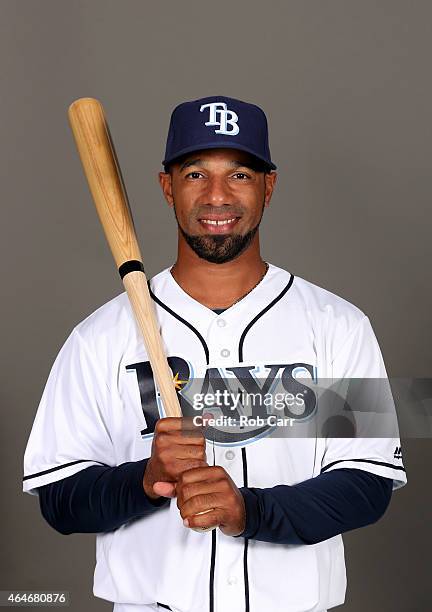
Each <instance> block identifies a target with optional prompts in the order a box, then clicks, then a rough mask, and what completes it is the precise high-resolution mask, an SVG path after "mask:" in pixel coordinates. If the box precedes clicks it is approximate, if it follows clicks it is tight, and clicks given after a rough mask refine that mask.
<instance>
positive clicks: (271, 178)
mask: <svg viewBox="0 0 432 612" xmlns="http://www.w3.org/2000/svg"><path fill="white" fill-rule="evenodd" d="M276 180H277V172H275V171H274V170H272V171H271V172H267V173H266V174H264V182H265V195H264V206H265V207H267V206H268V205H269V204H270V200H271V197H272V194H273V190H274V187H275V184H276Z"/></svg>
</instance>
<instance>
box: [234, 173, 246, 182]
mask: <svg viewBox="0 0 432 612" xmlns="http://www.w3.org/2000/svg"><path fill="white" fill-rule="evenodd" d="M234 176H235V177H237V178H238V179H240V180H242V181H244V180H245V179H248V178H249V176H248V175H247V174H245V173H244V172H236V173H235V174H234Z"/></svg>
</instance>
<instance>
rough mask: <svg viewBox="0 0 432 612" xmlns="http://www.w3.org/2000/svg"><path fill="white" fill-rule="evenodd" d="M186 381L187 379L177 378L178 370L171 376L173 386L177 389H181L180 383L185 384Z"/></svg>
mask: <svg viewBox="0 0 432 612" xmlns="http://www.w3.org/2000/svg"><path fill="white" fill-rule="evenodd" d="M187 382H188V381H187V380H179V373H178V372H177V374H176V375H175V376H174V378H173V383H174V387H175V388H176V389H177V390H178V391H181V388H182V385H185V384H186V383H187Z"/></svg>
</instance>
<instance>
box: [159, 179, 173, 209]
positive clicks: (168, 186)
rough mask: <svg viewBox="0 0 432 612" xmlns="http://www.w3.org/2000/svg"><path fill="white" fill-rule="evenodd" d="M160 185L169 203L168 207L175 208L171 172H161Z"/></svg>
mask: <svg viewBox="0 0 432 612" xmlns="http://www.w3.org/2000/svg"><path fill="white" fill-rule="evenodd" d="M159 185H160V186H161V189H162V192H163V194H164V197H165V200H166V201H167V202H168V206H171V207H172V206H174V198H173V194H172V176H171V174H170V173H169V172H159Z"/></svg>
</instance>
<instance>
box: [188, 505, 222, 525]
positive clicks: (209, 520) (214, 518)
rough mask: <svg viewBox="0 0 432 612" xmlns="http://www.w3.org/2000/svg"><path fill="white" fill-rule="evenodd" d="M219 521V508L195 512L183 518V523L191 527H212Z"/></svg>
mask: <svg viewBox="0 0 432 612" xmlns="http://www.w3.org/2000/svg"><path fill="white" fill-rule="evenodd" d="M221 523H222V513H221V511H220V510H212V511H211V512H206V513H205V514H195V515H193V516H188V517H187V518H185V519H184V520H183V525H184V526H185V527H190V528H191V529H200V528H202V529H211V528H212V527H218V526H219V525H220V524H221Z"/></svg>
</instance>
